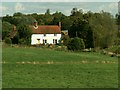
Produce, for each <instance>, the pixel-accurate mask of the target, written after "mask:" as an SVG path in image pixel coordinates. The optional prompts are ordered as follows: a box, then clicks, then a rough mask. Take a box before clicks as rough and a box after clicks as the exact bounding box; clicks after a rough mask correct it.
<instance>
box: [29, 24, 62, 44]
mask: <svg viewBox="0 0 120 90" xmlns="http://www.w3.org/2000/svg"><path fill="white" fill-rule="evenodd" d="M31 29H32V36H31V45H36V44H56V43H59V40H60V39H61V24H60V23H59V26H57V25H43V26H38V25H37V22H34V25H33V26H31Z"/></svg>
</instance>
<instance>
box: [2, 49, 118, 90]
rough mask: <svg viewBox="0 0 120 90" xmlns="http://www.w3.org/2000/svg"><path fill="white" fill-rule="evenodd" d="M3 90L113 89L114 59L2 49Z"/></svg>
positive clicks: (90, 53) (87, 55) (45, 50)
mask: <svg viewBox="0 0 120 90" xmlns="http://www.w3.org/2000/svg"><path fill="white" fill-rule="evenodd" d="M1 63H3V64H2V69H3V71H2V74H3V82H2V85H3V88H117V87H118V61H117V58H116V57H110V56H105V55H102V54H99V53H95V52H80V53H73V52H64V51H54V50H49V49H41V48H28V47H27V48H22V47H21V48H20V47H18V48H14V47H6V48H5V47H4V48H3V52H2V62H1Z"/></svg>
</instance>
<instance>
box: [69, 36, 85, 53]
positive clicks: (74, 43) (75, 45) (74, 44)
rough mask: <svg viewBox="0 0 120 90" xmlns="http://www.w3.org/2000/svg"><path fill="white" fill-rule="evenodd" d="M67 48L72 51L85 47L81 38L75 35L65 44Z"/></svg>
mask: <svg viewBox="0 0 120 90" xmlns="http://www.w3.org/2000/svg"><path fill="white" fill-rule="evenodd" d="M67 48H68V50H72V51H80V50H82V49H84V48H85V44H84V42H83V39H81V38H78V37H75V38H73V39H71V40H70V42H69V43H68V45H67Z"/></svg>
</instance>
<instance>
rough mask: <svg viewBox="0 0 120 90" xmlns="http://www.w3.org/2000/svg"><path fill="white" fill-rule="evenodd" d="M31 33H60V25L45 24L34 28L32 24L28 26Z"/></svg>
mask: <svg viewBox="0 0 120 90" xmlns="http://www.w3.org/2000/svg"><path fill="white" fill-rule="evenodd" d="M30 27H31V29H32V33H33V34H61V30H60V27H59V26H57V25H47V26H46V25H45V26H38V28H36V29H35V28H34V26H30Z"/></svg>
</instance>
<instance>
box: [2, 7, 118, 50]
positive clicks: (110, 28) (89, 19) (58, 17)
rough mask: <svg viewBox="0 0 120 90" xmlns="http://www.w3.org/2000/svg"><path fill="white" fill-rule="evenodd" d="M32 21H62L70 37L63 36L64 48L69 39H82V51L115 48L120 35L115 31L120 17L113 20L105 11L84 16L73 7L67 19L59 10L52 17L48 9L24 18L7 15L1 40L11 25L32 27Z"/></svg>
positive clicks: (22, 16)
mask: <svg viewBox="0 0 120 90" xmlns="http://www.w3.org/2000/svg"><path fill="white" fill-rule="evenodd" d="M34 20H36V21H37V22H38V25H58V24H59V22H61V24H62V27H61V29H62V30H68V33H69V37H68V36H65V37H62V39H63V40H64V43H63V44H64V45H70V39H73V38H75V37H78V38H81V39H82V40H83V42H84V44H85V48H107V47H110V46H113V45H118V44H119V43H118V41H120V39H119V36H120V35H119V33H120V32H119V31H118V26H120V14H116V17H113V16H112V15H111V14H110V13H108V12H104V11H101V12H100V13H93V12H91V11H88V12H87V13H83V10H82V9H80V10H78V9H77V8H73V9H72V10H71V15H69V16H66V15H64V14H63V13H62V12H58V11H56V12H55V13H53V14H51V13H50V10H49V9H47V10H46V12H45V14H37V13H33V14H27V15H26V14H23V13H20V12H18V13H14V14H13V16H9V15H6V16H4V17H2V39H3V40H4V39H5V37H7V35H8V33H10V31H11V28H12V27H13V25H15V26H16V27H17V28H18V27H19V29H20V26H21V25H32V23H33V21H34ZM23 28H24V27H23ZM23 28H21V30H22V29H23ZM21 30H20V31H21ZM26 35H27V34H26ZM29 36H30V35H29ZM23 39H24V38H23Z"/></svg>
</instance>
